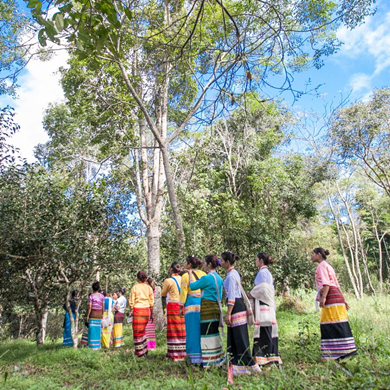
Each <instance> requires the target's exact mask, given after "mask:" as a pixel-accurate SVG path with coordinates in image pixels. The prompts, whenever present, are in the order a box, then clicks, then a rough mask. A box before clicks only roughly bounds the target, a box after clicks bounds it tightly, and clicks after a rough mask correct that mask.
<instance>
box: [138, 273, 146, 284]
mask: <svg viewBox="0 0 390 390" xmlns="http://www.w3.org/2000/svg"><path fill="white" fill-rule="evenodd" d="M137 279H139V280H140V281H141V282H145V281H146V280H147V279H148V275H146V272H145V271H138V273H137Z"/></svg>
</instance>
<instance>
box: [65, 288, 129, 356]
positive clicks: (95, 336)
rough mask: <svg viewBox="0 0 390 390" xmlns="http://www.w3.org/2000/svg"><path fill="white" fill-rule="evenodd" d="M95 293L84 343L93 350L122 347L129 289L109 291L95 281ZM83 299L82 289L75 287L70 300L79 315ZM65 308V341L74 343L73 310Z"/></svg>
mask: <svg viewBox="0 0 390 390" xmlns="http://www.w3.org/2000/svg"><path fill="white" fill-rule="evenodd" d="M92 291H93V292H92V293H91V294H89V298H88V309H87V316H86V320H85V324H84V330H83V335H82V337H81V346H88V347H90V348H92V349H96V350H97V349H100V348H101V347H103V348H110V346H114V347H121V346H122V345H124V342H123V329H122V327H123V319H124V317H125V309H126V305H127V300H126V298H125V293H126V289H124V288H120V289H118V291H116V292H113V293H111V294H110V295H108V294H107V292H106V291H105V290H102V291H101V290H100V284H99V282H95V283H93V284H92ZM78 299H79V292H78V291H77V290H74V291H73V292H72V298H71V301H70V308H71V312H72V315H73V318H74V317H75V310H76V304H77V301H78ZM64 309H65V321H64V340H63V343H62V345H63V346H72V345H73V340H72V336H71V321H70V316H69V312H68V311H67V309H66V306H65V305H64Z"/></svg>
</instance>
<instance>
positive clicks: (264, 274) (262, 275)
mask: <svg viewBox="0 0 390 390" xmlns="http://www.w3.org/2000/svg"><path fill="white" fill-rule="evenodd" d="M260 283H267V284H270V285H271V286H273V285H274V278H273V277H272V274H271V272H269V269H268V267H267V266H266V265H263V266H262V267H261V268H260V269H259V272H258V273H257V275H256V278H255V286H257V285H258V284H260Z"/></svg>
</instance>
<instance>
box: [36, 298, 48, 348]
mask: <svg viewBox="0 0 390 390" xmlns="http://www.w3.org/2000/svg"><path fill="white" fill-rule="evenodd" d="M48 315H49V306H48V305H47V304H46V303H45V304H44V305H43V307H42V309H41V311H40V313H37V345H43V344H44V343H45V339H46V325H47V317H48Z"/></svg>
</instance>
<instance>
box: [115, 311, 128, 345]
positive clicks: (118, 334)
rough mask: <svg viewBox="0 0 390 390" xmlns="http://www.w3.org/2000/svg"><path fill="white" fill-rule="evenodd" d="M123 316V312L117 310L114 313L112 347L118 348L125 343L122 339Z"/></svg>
mask: <svg viewBox="0 0 390 390" xmlns="http://www.w3.org/2000/svg"><path fill="white" fill-rule="evenodd" d="M124 318H125V313H121V312H119V311H116V312H115V315H114V327H113V331H112V338H113V341H112V343H113V345H114V348H119V347H122V346H123V345H125V342H124V339H123V319H124Z"/></svg>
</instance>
